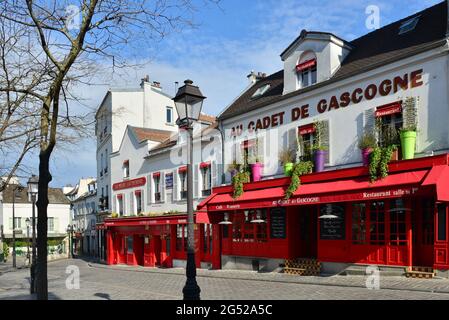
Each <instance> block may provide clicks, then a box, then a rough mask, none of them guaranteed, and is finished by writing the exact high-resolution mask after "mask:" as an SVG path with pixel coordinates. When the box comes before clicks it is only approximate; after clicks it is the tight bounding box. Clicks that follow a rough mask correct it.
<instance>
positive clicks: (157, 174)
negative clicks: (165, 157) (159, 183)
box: [153, 172, 161, 178]
mask: <svg viewBox="0 0 449 320" xmlns="http://www.w3.org/2000/svg"><path fill="white" fill-rule="evenodd" d="M160 176H161V173H160V172H155V173H153V178H159V177H160Z"/></svg>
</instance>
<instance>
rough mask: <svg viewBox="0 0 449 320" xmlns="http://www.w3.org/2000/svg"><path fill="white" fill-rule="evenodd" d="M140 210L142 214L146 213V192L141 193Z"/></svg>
mask: <svg viewBox="0 0 449 320" xmlns="http://www.w3.org/2000/svg"><path fill="white" fill-rule="evenodd" d="M140 208H141V210H142V213H143V212H145V192H144V191H143V190H142V191H141V192H140Z"/></svg>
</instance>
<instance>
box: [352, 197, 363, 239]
mask: <svg viewBox="0 0 449 320" xmlns="http://www.w3.org/2000/svg"><path fill="white" fill-rule="evenodd" d="M366 231H367V230H366V204H365V203H355V204H353V205H352V243H353V244H366Z"/></svg>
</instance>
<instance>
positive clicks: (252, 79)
mask: <svg viewBox="0 0 449 320" xmlns="http://www.w3.org/2000/svg"><path fill="white" fill-rule="evenodd" d="M448 1H449V0H448ZM266 77H267V74H266V73H264V72H257V73H255V72H254V70H252V71H251V73H250V74H249V75H248V76H247V78H248V79H249V83H250V84H255V83H256V82H257V81H259V80H262V79H264V78H266Z"/></svg>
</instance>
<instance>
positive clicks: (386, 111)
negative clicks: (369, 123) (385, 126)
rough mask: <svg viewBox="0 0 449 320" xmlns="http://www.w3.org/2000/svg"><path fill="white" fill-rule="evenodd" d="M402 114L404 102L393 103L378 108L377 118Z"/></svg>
mask: <svg viewBox="0 0 449 320" xmlns="http://www.w3.org/2000/svg"><path fill="white" fill-rule="evenodd" d="M401 112H402V101H397V102H393V103H390V104H387V105H384V106H380V107H377V109H376V117H377V118H380V117H385V116H389V115H392V114H396V113H401Z"/></svg>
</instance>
